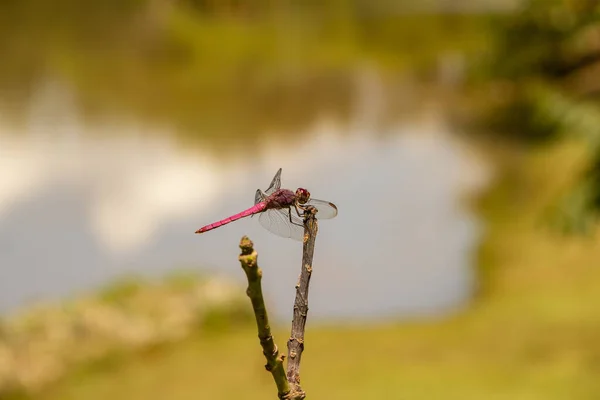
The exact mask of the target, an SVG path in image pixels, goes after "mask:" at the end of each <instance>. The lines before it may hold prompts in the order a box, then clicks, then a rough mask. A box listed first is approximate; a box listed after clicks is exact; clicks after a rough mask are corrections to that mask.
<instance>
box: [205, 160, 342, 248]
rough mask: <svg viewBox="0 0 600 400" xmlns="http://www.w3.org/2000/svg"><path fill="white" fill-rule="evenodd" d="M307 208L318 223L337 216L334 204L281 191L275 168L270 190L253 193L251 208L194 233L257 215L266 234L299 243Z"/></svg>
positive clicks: (304, 192)
mask: <svg viewBox="0 0 600 400" xmlns="http://www.w3.org/2000/svg"><path fill="white" fill-rule="evenodd" d="M307 206H313V207H314V208H316V209H317V218H318V219H329V218H333V217H335V216H336V215H337V207H336V206H335V204H333V203H330V202H328V201H323V200H317V199H311V198H310V193H309V192H308V190H306V189H302V188H298V189H297V190H296V193H294V192H292V191H291V190H289V189H281V168H279V171H277V173H276V174H275V177H274V178H273V181H272V182H271V186H269V188H268V189H267V190H265V191H264V192H263V191H262V190H260V189H258V190H257V191H256V195H255V196H254V206H252V207H250V208H249V209H247V210H244V211H242V212H241V213H238V214H235V215H232V216H231V217H229V218H225V219H222V220H221V221H218V222H215V223H212V224H210V225H206V226H203V227H202V228H200V229H198V230H197V231H196V233H204V232H208V231H211V230H213V229H215V228H218V227H220V226H223V225H227V224H228V223H230V222H233V221H237V220H238V219H240V218H245V217H249V216H254V215H256V214H260V217H259V218H258V221H259V222H260V224H261V225H262V226H263V227H264V228H266V229H267V230H269V231H270V232H272V233H274V234H276V235H278V236H281V237H284V238H292V239H295V240H300V241H302V240H303V238H304V223H303V218H302V214H303V211H302V210H303V209H305V208H306V207H307ZM292 209H293V210H292Z"/></svg>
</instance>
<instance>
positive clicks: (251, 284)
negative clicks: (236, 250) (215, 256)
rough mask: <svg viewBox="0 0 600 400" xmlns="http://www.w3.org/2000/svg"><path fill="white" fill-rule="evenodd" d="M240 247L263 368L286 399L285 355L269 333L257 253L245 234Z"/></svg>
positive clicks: (287, 389)
mask: <svg viewBox="0 0 600 400" xmlns="http://www.w3.org/2000/svg"><path fill="white" fill-rule="evenodd" d="M240 249H242V254H240V257H239V260H240V264H241V265H242V268H243V270H244V272H245V273H246V277H247V278H248V289H247V290H246V294H247V295H248V297H250V301H251V302H252V308H253V309H254V316H255V317H256V326H257V328H258V338H259V339H260V345H261V346H262V348H263V354H264V355H265V358H266V359H267V364H266V365H265V368H266V369H267V371H269V372H271V374H272V375H273V379H274V380H275V385H277V395H278V396H279V398H280V399H287V398H289V395H290V385H289V384H288V380H287V378H286V376H285V369H284V368H283V359H284V358H285V356H284V355H283V354H281V355H280V354H279V350H278V349H277V345H276V344H275V341H274V339H273V335H272V334H271V327H270V326H269V317H268V316H267V308H266V306H265V300H264V298H263V294H262V286H261V279H262V270H261V269H260V268H259V267H258V262H257V259H258V253H257V252H256V251H255V250H254V244H253V243H252V241H251V240H250V239H248V237H247V236H244V237H242V240H241V241H240Z"/></svg>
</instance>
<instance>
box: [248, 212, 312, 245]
mask: <svg viewBox="0 0 600 400" xmlns="http://www.w3.org/2000/svg"><path fill="white" fill-rule="evenodd" d="M258 221H259V222H260V224H261V225H262V226H263V228H265V229H266V230H268V231H269V232H271V233H274V234H276V235H277V236H281V237H284V238H292V239H295V240H299V241H302V240H303V239H304V225H303V222H302V219H300V217H298V216H297V215H295V214H294V213H292V222H293V223H292V222H290V209H289V208H282V209H270V210H266V211H264V212H262V213H261V214H260V217H259V219H258Z"/></svg>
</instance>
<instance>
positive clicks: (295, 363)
mask: <svg viewBox="0 0 600 400" xmlns="http://www.w3.org/2000/svg"><path fill="white" fill-rule="evenodd" d="M316 212H317V210H316V209H315V208H314V207H310V206H309V207H307V208H306V210H305V213H304V246H303V249H302V270H301V272H300V279H299V281H298V284H297V285H296V300H295V301H294V318H293V320H292V333H291V336H290V339H289V340H288V364H287V380H288V382H289V384H290V387H291V392H290V394H289V395H288V399H290V400H301V399H304V398H305V397H306V393H305V392H304V390H302V387H301V386H300V360H301V358H302V351H303V350H304V329H305V326H306V316H307V313H308V285H309V283H310V276H311V273H312V263H313V254H314V251H315V240H316V238H317V230H318V225H317V219H316V218H315V214H316Z"/></svg>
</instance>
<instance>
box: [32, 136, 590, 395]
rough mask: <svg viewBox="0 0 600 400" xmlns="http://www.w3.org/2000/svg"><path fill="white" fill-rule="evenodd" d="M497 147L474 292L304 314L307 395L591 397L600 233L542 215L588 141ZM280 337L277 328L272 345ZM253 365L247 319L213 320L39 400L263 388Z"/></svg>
mask: <svg viewBox="0 0 600 400" xmlns="http://www.w3.org/2000/svg"><path fill="white" fill-rule="evenodd" d="M495 147H496V149H495V151H494V152H495V155H496V157H497V159H498V160H499V162H500V163H502V164H503V165H504V167H503V171H504V173H503V176H502V177H501V178H500V182H499V184H498V185H496V186H495V188H493V189H492V191H491V192H490V193H489V194H488V195H487V196H486V197H485V198H484V199H483V200H482V201H481V203H480V204H479V205H478V207H479V208H480V210H481V212H482V213H483V214H484V216H485V217H486V218H487V221H488V225H487V233H486V235H485V238H484V244H483V246H482V248H481V252H480V265H481V272H482V282H481V290H480V293H479V296H478V297H477V300H476V301H475V303H474V304H473V305H472V307H471V308H470V309H468V310H466V311H464V312H462V313H460V314H458V315H455V316H453V317H450V318H447V319H445V320H443V321H430V322H412V323H390V324H387V325H379V326H374V327H367V326H363V327H351V328H350V327H341V326H340V327H326V326H321V327H316V326H314V324H313V326H310V324H309V329H308V332H307V336H306V352H305V357H304V358H303V366H302V373H303V375H302V377H303V387H304V388H305V389H306V390H307V392H308V393H309V395H310V397H311V398H327V399H364V398H385V399H419V400H420V399H423V400H430V399H444V400H448V399H456V400H465V399H511V400H512V399H519V400H595V399H598V398H600V380H599V379H598V376H600V341H599V340H598V337H600V313H598V304H600V269H599V268H598V263H597V260H598V259H600V242H599V241H598V235H597V234H594V236H589V237H586V238H581V237H572V236H561V235H559V234H558V233H557V232H556V231H553V230H551V229H550V228H549V227H548V226H547V225H546V224H545V223H544V221H545V219H544V218H545V215H546V212H547V210H548V208H551V207H552V204H553V202H554V200H555V198H556V196H558V195H559V194H560V193H561V191H562V190H563V189H564V188H565V187H568V186H569V184H570V181H571V180H572V179H574V178H573V177H574V176H575V175H576V174H575V172H576V171H577V170H578V169H579V168H581V166H582V165H583V164H584V163H585V154H586V151H585V149H584V148H583V147H582V146H581V145H580V144H578V143H574V142H571V143H566V142H563V143H557V144H550V145H548V146H546V147H544V148H539V149H538V150H535V151H529V152H523V153H520V152H518V151H515V150H514V148H513V149H508V150H507V149H502V147H501V146H495ZM266 290H267V292H268V288H267V289H266ZM248 307H249V305H248ZM287 335H288V331H287V329H284V330H282V329H278V330H277V332H276V340H277V342H278V343H279V344H280V346H285V339H286V338H287ZM283 348H285V347H283ZM263 364H264V360H263V357H262V354H261V352H260V348H259V345H258V343H257V338H256V333H255V330H254V328H253V327H250V326H248V327H246V328H237V329H236V330H233V329H231V328H227V327H224V328H222V329H218V330H214V331H210V332H209V333H207V334H203V335H202V336H194V337H191V338H189V339H187V340H185V341H183V342H181V343H179V344H176V345H172V346H168V347H164V348H161V349H159V350H157V351H155V352H152V353H148V354H142V355H139V356H131V357H128V358H127V359H124V360H119V362H118V363H111V364H110V365H108V366H106V367H105V368H96V369H94V370H84V371H79V372H76V373H73V374H71V375H70V377H69V378H68V379H66V380H64V381H62V382H60V383H59V384H57V385H55V386H54V387H51V388H49V389H48V390H46V391H45V392H44V393H43V394H41V395H40V396H38V397H36V399H39V400H70V399H85V400H87V399H89V400H94V399H105V398H111V399H114V400H118V399H130V400H136V399H166V398H169V399H176V400H180V399H181V400H182V399H197V398H207V399H214V400H220V399H223V400H226V399H233V398H246V399H266V398H274V397H275V395H276V393H275V390H274V385H273V384H272V382H271V377H270V375H269V374H267V373H266V372H265V371H264V369H263Z"/></svg>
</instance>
